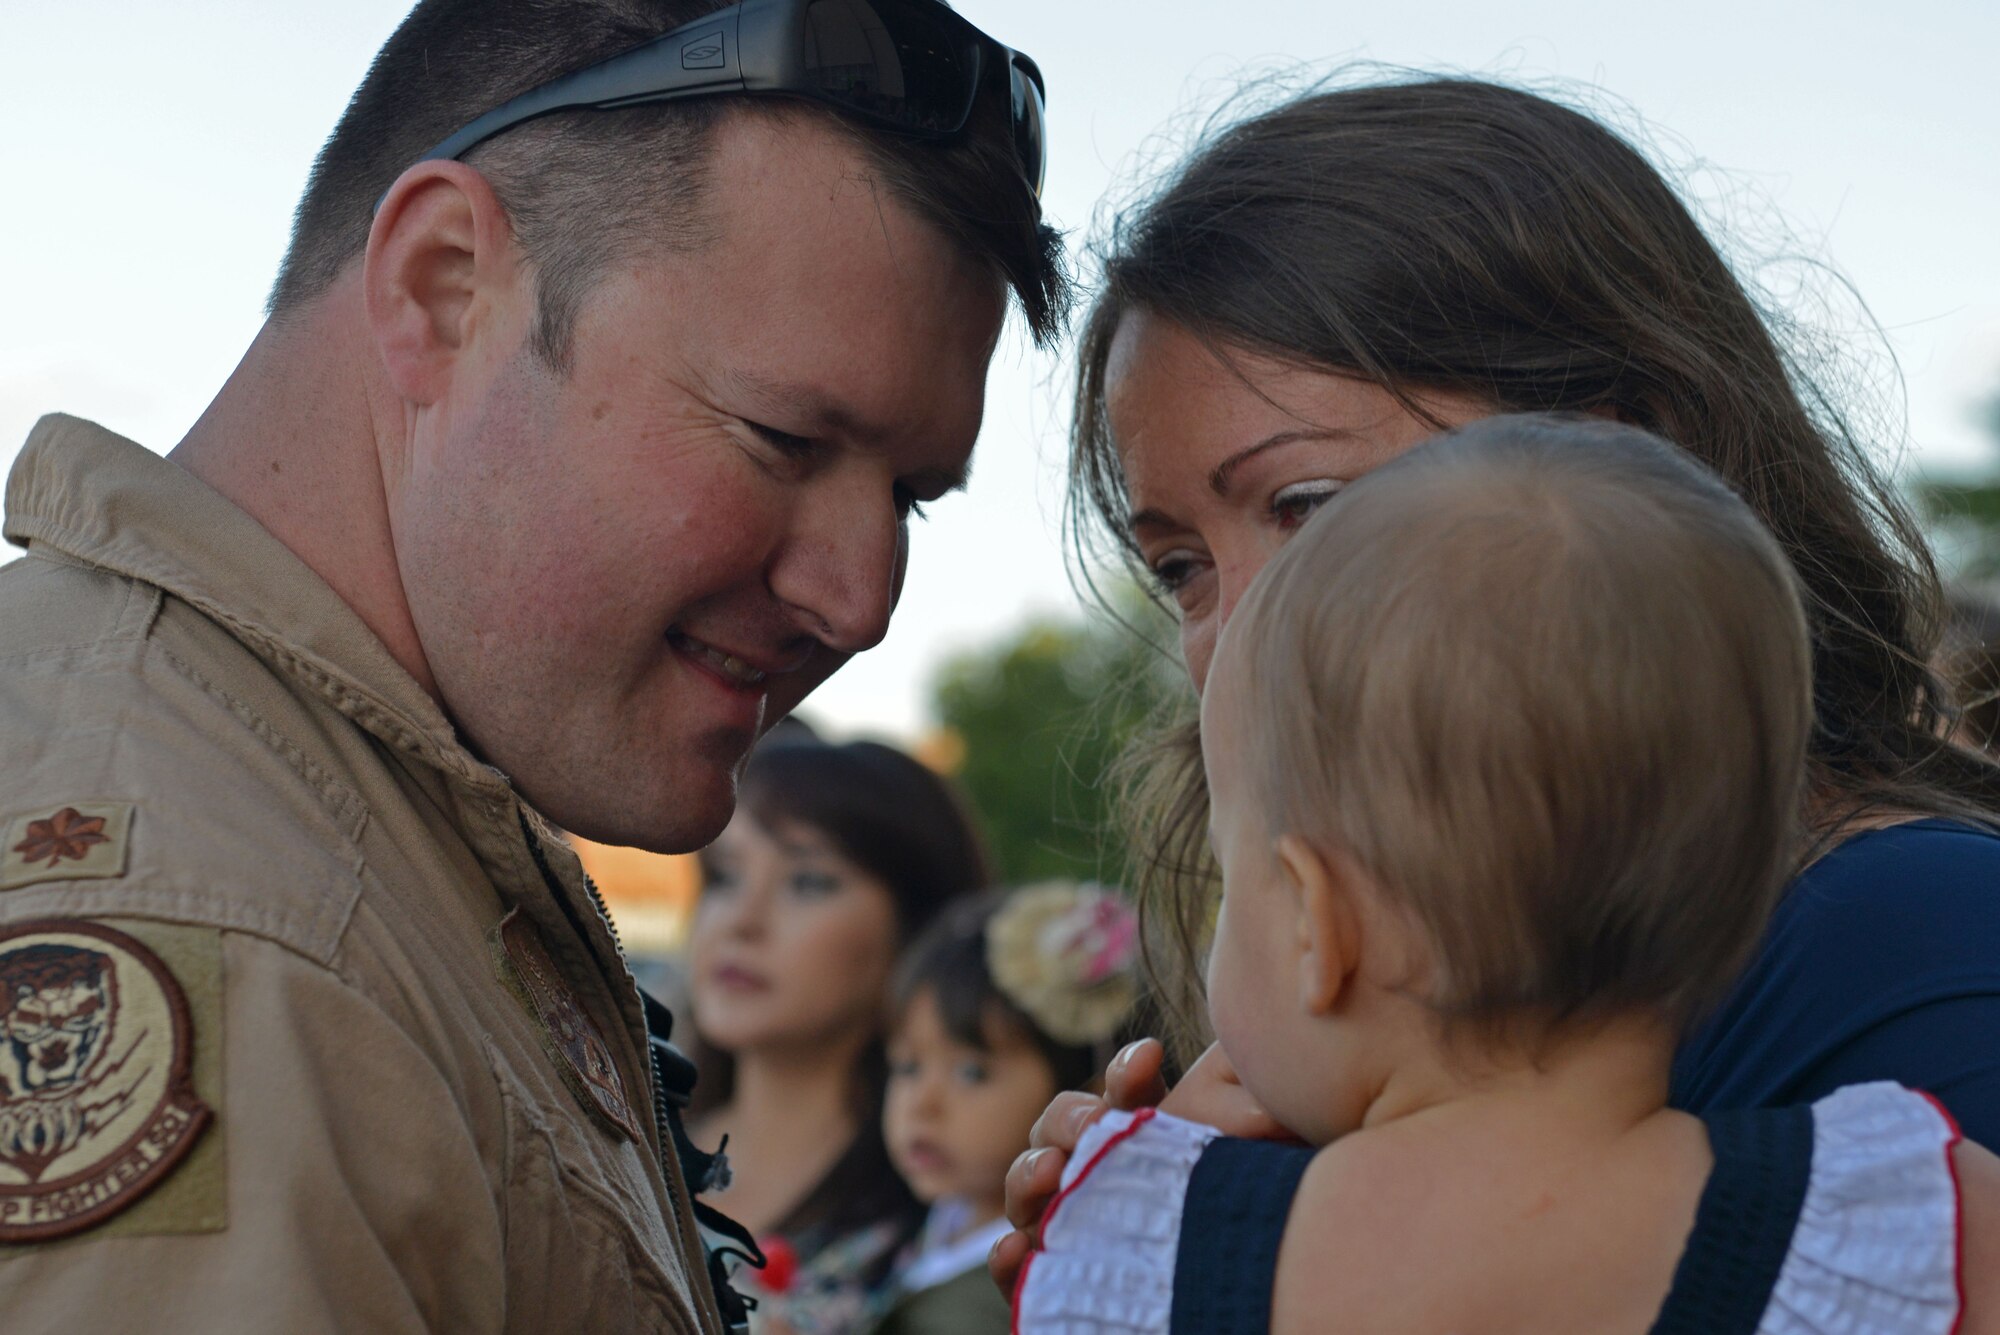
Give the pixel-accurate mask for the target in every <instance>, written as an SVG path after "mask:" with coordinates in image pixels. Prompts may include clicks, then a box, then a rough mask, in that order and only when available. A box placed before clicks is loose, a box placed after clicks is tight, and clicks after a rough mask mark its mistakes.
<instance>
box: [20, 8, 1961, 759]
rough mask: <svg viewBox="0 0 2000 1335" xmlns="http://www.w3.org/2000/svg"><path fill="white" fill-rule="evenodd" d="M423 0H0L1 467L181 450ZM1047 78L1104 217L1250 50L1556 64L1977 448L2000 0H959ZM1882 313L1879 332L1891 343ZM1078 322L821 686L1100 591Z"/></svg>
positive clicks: (831, 692) (1072, 186) (999, 408)
mask: <svg viewBox="0 0 2000 1335" xmlns="http://www.w3.org/2000/svg"><path fill="white" fill-rule="evenodd" d="M405 8H406V6H405V4H404V3H402V0H337V3H335V4H332V5H319V6H311V5H307V6H293V5H273V4H270V3H268V2H267V0H257V2H255V3H253V2H252V0H185V2H183V3H174V4H159V3H137V2H136V0H124V2H120V0H65V2H64V3H62V4H52V3H47V0H0V205H4V207H0V468H4V467H5V466H6V465H7V464H9V463H10V462H11V460H12V458H13V455H14V452H15V450H16V449H17V448H18V444H19V442H20V440H21V439H22V437H23V436H24V435H25V434H26V432H27V429H28V427H29V426H30V425H31V424H32V423H33V421H34V419H35V418H36V417H37V416H39V415H40V414H41V413H43V412H46V411H51V410H56V409H61V410H63V411H67V412H72V413H77V414H80V415H83V416H87V417H93V418H96V419H97V420H99V421H101V422H103V423H105V424H106V425H108V426H110V427H112V428H114V429H116V430H118V431H121V432H123V433H125V434H127V435H130V436H132V437H134V438H136V439H138V440H140V441H142V442H143V443H145V444H147V445H149V446H151V447H153V448H155V449H158V450H162V451H164V450H166V449H168V448H171V447H172V445H173V444H174V443H175V442H176V441H178V440H179V439H180V436H181V435H182V433H183V432H185V431H186V429H187V428H188V426H189V425H190V424H192V423H193V421H194V419H195V418H196V417H197V416H198V415H199V414H200V412H201V410H202V408H203V407H204V406H205V405H206V404H207V402H208V399H209V397H210V396H211V395H212V394H213V393H214V391H215V389H216V388H217V387H218V386H219V385H220V384H221V383H222V381H223V379H224V378H225V377H226V376H227V375H228V373H229V371H230V369H231V368H232V367H233V366H234V365H235V362H236V360H237V358H238V357H239V356H240V354H241V353H242V351H243V349H244V348H245V347H246V346H247V345H248V344H249V341H250V339H251V337H252V336H253V335H254V334H255V332H256V330H257V328H258V326H259V324H260V323H261V320H262V314H261V309H262V302H263V298H264V295H265V291H266V289H267V287H268V286H269V283H270V278H271V274H272V272H273V270H274V268H275V266H276V263H277V260H278V257H279V255H280V253H281V252H282V250H283V247H284V243H285V238H286V229H287V226H288V223H289V219H290V213H291V209H292V205H293V203H294V202H295V200H296V198H297V195H298V192H299V189H300V187H301V185H302V184H303V182H304V179H305V173H306V169H307V167H308V165H309V164H310V162H311V160H312V156H313V154H314V152H315V151H316V150H317V148H318V146H319V144H320V142H321V140H322V139H323V138H324V137H325V135H326V134H327V132H328V131H329V130H330V129H331V128H332V125H333V123H334V120H335V119H336V117H337V116H338V115H339V113H340V110H341V108H342V106H343V105H344V104H345V102H346V100H347V97H348V95H349V94H350V93H351V92H352V90H353V86H354V84H355V83H356V82H357V81H358V80H359V79H360V77H361V74H362V73H363V71H364V69H365V68H366V65H367V62H368V60H369V57H370V56H371V55H372V54H373V52H374V50H375V48H376V46H377V45H379V44H380V42H381V40H382V39H383V38H384V37H385V36H387V34H388V33H389V31H390V30H391V29H392V28H393V27H394V25H395V23H396V21H397V20H398V19H399V18H400V17H401V15H402V13H403V11H404V9H405ZM959 8H960V9H961V10H962V11H964V12H965V13H966V14H967V15H968V16H969V17H971V18H972V19H973V21H975V22H976V23H978V24H980V25H981V26H982V27H984V28H986V29H987V30H988V31H989V32H991V33H993V34H994V35H995V36H997V37H999V38H1000V39H1001V40H1002V41H1005V42H1007V43H1009V44H1011V45H1014V46H1017V47H1020V48H1021V49H1023V50H1025V51H1027V52H1029V53H1030V54H1032V55H1033V56H1034V57H1035V58H1036V60H1037V61H1038V62H1039V63H1040V64H1041V67H1042V69H1043V71H1044V72H1045V73H1046V74H1047V76H1048V80H1049V92H1050V100H1049V116H1050V140H1051V150H1050V151H1051V158H1050V166H1049V184H1048V192H1047V199H1046V203H1047V207H1048V211H1049V213H1050V215H1051V217H1052V218H1053V219H1054V220H1055V221H1056V222H1057V223H1058V224H1059V225H1061V226H1064V227H1066V228H1069V229H1072V230H1073V231H1074V232H1075V233H1076V234H1077V236H1078V237H1079V239H1080V238H1081V237H1082V236H1083V235H1085V234H1087V233H1088V230H1089V226H1090V223H1091V219H1092V213H1093V209H1094V207H1095V206H1096V204H1097V201H1098V200H1099V199H1100V198H1102V197H1103V196H1104V195H1105V194H1106V192H1107V191H1112V190H1117V191H1120V192H1125V193H1129V192H1130V190H1131V189H1132V187H1133V185H1134V183H1135V182H1136V181H1139V180H1142V179H1143V174H1142V168H1143V164H1144V163H1146V162H1152V163H1159V162H1162V161H1168V160H1171V157H1172V155H1173V147H1174V145H1175V143H1177V142H1179V141H1178V140H1176V139H1175V138H1174V137H1173V135H1172V134H1169V135H1167V136H1166V137H1165V138H1162V137H1161V133H1160V132H1161V131H1163V130H1168V129H1171V128H1172V127H1176V126H1178V127H1183V128H1184V127H1185V126H1186V124H1187V123H1188V122H1189V121H1191V120H1192V119H1194V118H1195V117H1197V116H1198V115H1199V114H1200V113H1201V112H1202V111H1204V110H1205V109H1207V108H1210V107H1212V106H1214V105H1215V103H1216V102H1217V101H1218V100H1219V99H1220V98H1221V97H1222V96H1224V95H1225V94H1226V93H1227V92H1228V91H1229V90H1230V88H1231V87H1232V86H1233V85H1234V84H1235V82H1236V81H1237V79H1238V78H1239V77H1241V76H1242V75H1244V74H1246V73H1256V72H1263V71H1270V70H1273V69H1277V70H1292V71H1296V70H1298V69H1299V68H1300V65H1301V62H1304V63H1305V64H1306V66H1307V67H1308V68H1311V69H1315V70H1330V69H1332V68H1334V67H1335V66H1337V65H1340V64H1341V63H1343V62H1346V61H1352V60H1357V59H1364V60H1373V61H1381V62H1387V63H1391V64H1396V65H1405V66H1414V67H1418V68H1423V69H1449V70H1455V71H1469V72H1476V73H1484V74H1489V75H1497V76H1500V77H1504V78H1507V79H1510V80H1516V81H1529V82H1533V83H1536V84H1538V85H1542V84H1546V83H1550V82H1557V83H1560V84H1562V85H1564V86H1567V87H1568V88H1569V89H1570V90H1571V92H1572V95H1573V96H1579V97H1583V98H1585V99H1587V100H1589V101H1590V102H1591V103H1592V104H1593V105H1601V106H1605V107H1609V108H1612V109H1614V111H1615V113H1616V114H1617V116H1618V117H1619V118H1620V122H1621V124H1625V125H1627V126H1628V127H1629V126H1630V125H1631V124H1632V120H1633V118H1635V117H1636V119H1637V121H1639V122H1641V123H1642V124H1643V126H1644V133H1645V137H1646V140H1647V142H1648V144H1649V146H1650V148H1651V149H1652V150H1653V151H1654V154H1655V157H1656V159H1657V160H1659V161H1661V162H1663V163H1664V164H1665V165H1666V166H1668V167H1669V168H1670V169H1671V170H1672V171H1674V172H1675V173H1676V174H1677V175H1680V176H1683V177H1685V178H1687V179H1688V180H1689V181H1690V182H1691V185H1692V188H1693V190H1694V193H1695V194H1696V195H1697V197H1698V198H1700V199H1701V200H1703V201H1704V202H1705V203H1707V205H1708V206H1709V207H1711V208H1712V209H1714V210H1715V211H1716V212H1717V213H1718V214H1719V216H1720V220H1721V222H1722V223H1723V225H1724V231H1725V232H1726V233H1727V234H1728V235H1729V236H1731V237H1734V238H1737V243H1736V244H1734V245H1732V247H1731V251H1732V253H1733V254H1742V255H1747V256H1749V257H1750V258H1753V259H1756V258H1769V257H1773V256H1778V255H1783V254H1804V255H1806V256H1809V257H1812V258H1814V259H1818V260H1823V261H1827V262H1830V263H1831V264H1832V265H1833V266H1834V267H1835V268H1836V269H1837V270H1838V271H1839V272H1840V273H1841V274H1842V275H1844V276H1845V278H1846V279H1847V280H1848V281H1849V282H1851V284H1852V285H1853V287H1854V289H1855V290H1856V291H1858V293H1859V294H1860V295H1861V297H1862V298H1863V299H1864V300H1865V301H1866V302H1867V303H1868V307H1869V308H1870V309H1871V310H1872V312H1873V315H1874V318H1875V319H1876V320H1877V321H1879V322H1880V324H1881V325H1882V326H1883V327H1884V328H1885V329H1886V330H1887V338H1888V343H1887V351H1888V353H1890V354H1892V355H1893V357H1894V359H1895V362H1896V363H1897V364H1898V365H1899V366H1900V374H1901V380H1902V385H1903V389H1904V390H1905V391H1906V392H1907V413H1908V439H1907V441H1902V440H1896V441H1889V442H1885V446H1886V447H1887V448H1889V449H1891V450H1893V451H1894V452H1895V453H1896V456H1897V457H1899V458H1902V459H1903V460H1904V462H1905V464H1906V465H1907V464H1908V463H1909V462H1910V461H1912V460H1914V461H1915V462H1916V463H1918V464H1921V465H1922V466H1924V467H1927V468H1932V469H1950V468H1965V467H1968V466H1974V465H1977V464H1978V463H1979V462H1980V461H1982V460H1983V459H1985V458H1986V453H1985V451H1986V446H1985V443H1984V440H1983V437H1982V436H1981V434H1980V431H1979V429H1978V427H1977V426H1976V425H1975V422H1974V420H1973V410H1974V406H1975V405H1976V404H1977V403H1978V402H1979V401H1980V400H1981V399H1982V398H1984V397H1985V396H1987V395H1989V394H1991V393H1992V392H1993V391H1994V390H1995V389H1996V388H1997V387H2000V240H1997V239H2000V98H1996V97H1994V95H1993V88H1994V86H1995V82H1996V78H2000V5H1996V4H1994V3H1991V0H1907V2H1906V3H1903V4H1899V5H1896V6H1888V5H1883V4H1881V3H1879V0H1876V2H1875V3H1867V4H1863V3H1859V2H1858V0H1817V2H1815V3H1769V2H1767V0H1731V2H1728V3H1721V2H1718V0H1684V2H1683V3H1681V4H1678V5H1675V6H1661V5H1636V4H1625V5H1621V4H1612V3H1603V2H1602V0H1594V2H1592V3H1582V2H1581V0H1577V2H1569V3H1565V2H1559V0H1522V2H1519V3H1493V0H1449V2H1447V3H1430V4H1425V3H1405V4H1398V5H1380V6H1366V5H1350V4H1339V3H1332V2H1329V0H1231V3H1228V4H1226V5H1201V6H1197V5H1193V4H1189V3H1185V0H1147V2H1146V3H1136V2H1134V0H1060V2H1059V0H960V4H959ZM1833 332H1834V333H1836V334H1837V335H1840V336H1842V337H1849V338H1854V337H1860V341H1861V347H1862V350H1863V351H1864V352H1871V350H1872V354H1871V361H1870V363H1869V365H1870V366H1871V367H1872V368H1873V370H1874V371H1875V372H1877V373H1880V372H1882V371H1883V370H1884V369H1885V368H1886V367H1887V361H1886V359H1885V357H1884V356H1883V347H1882V345H1881V344H1880V343H1879V342H1872V343H1871V341H1870V338H1869V337H1868V336H1865V331H1864V330H1861V329H1859V328H1858V327H1857V326H1856V320H1855V316H1854V312H1853V311H1852V310H1851V309H1850V310H1843V311H1840V312H1838V314H1837V326H1836V327H1835V328H1834V330H1833ZM1066 358H1067V350H1066V349H1062V350H1058V352H1057V353H1055V354H1042V353H1035V352H1032V351H1031V350H1029V349H1027V348H1026V346H1025V344H1024V343H1023V342H1022V341H1021V340H1020V339H1018V338H1014V339H1012V340H1010V342H1009V343H1008V344H1007V345H1006V346H1005V347H1004V348H1003V350H1002V354H1001V357H1000V358H999V360H998V362H997V363H996V365H995V368H994V371H993V376H992V380H991V384H990V391H989V400H988V411H987V421H986V429H985V431H984V433H983V436H982V438H981V443H980V447H979V454H978V457H977V459H976V465H975V476H974V481H973V485H972V488H971V492H970V494H969V495H967V496H964V497H959V498H954V499H952V500H949V501H946V502H945V503H943V504H941V505H939V506H937V507H935V508H934V510H933V517H932V519H931V521H930V523H929V524H928V525H925V526H923V527H922V528H921V529H920V530H919V531H918V533H917V535H916V538H915V540H914V559H913V564H912V572H911V577H910V582H909V587H908V591H907V593H906V596H905V598H904V601H903V606H902V609H901V610H900V612H899V613H898V615H897V622H896V625H895V627H894V628H893V629H892V630H891V632H890V635H889V639H888V641H887V642H886V643H885V644H884V645H883V646H882V647H881V648H880V649H877V650H875V651H874V652H872V653H870V654H868V655H865V656H863V657H862V658H861V659H858V660H857V661H856V662H855V663H853V664H852V665H850V666H849V667H848V668H847V669H845V670H844V671H843V672H842V673H841V675H840V676H838V677H836V678H835V679H834V680H833V681H832V682H830V683H829V684H828V685H827V686H826V687H825V688H823V689H822V690H821V692H820V693H819V694H818V695H817V696H816V697H814V699H813V700H812V701H811V702H809V704H808V706H807V708H808V711H809V712H811V713H812V714H813V715H814V716H815V717H817V718H818V719H820V720H822V721H825V722H827V723H830V724H831V725H833V726H834V727H835V728H836V729H839V730H843V731H858V730H867V731H876V732H887V733H890V734H896V735H902V736H906V737H907V736H911V735H913V734H915V733H917V732H919V731H920V730H921V729H922V728H923V727H924V725H925V723H926V714H925V700H926V691H925V685H926V682H927V681H928V679H929V676H930V673H931V672H932V670H933V668H934V666H935V665H936V663H937V662H938V661H939V659H940V658H942V657H943V656H945V655H946V654H948V653H950V652H951V651H953V650H955V649H958V648H961V647H963V646H966V645H968V644H973V643H977V642H979V641H981V640H984V639H987V638H989V637H991V636H992V635H994V634H995V633H997V632H998V631H1000V630H1002V629H1004V628H1005V627H1007V626H1009V625H1011V624H1013V623H1014V622H1015V621H1016V620H1018V619H1019V618H1021V617H1023V616H1025V615H1027V614H1029V613H1030V612H1031V611H1055V612H1061V611H1066V610H1069V609H1071V608H1073V607H1074V606H1075V602H1074V598H1073V596H1072V594H1071V592H1070V587H1069V583H1068V580H1067V578H1066V575H1065V572H1064V568H1063V561H1062V555H1061V550H1060V543H1059V535H1058V532H1057V518H1058V515H1059V509H1060V495H1061V489H1060V475H1061V461H1062V452H1063V432H1064V428H1065V426H1066V424H1067V409H1066V407H1065V406H1064V398H1065V390H1066V387H1067V382H1068V362H1067V359H1066Z"/></svg>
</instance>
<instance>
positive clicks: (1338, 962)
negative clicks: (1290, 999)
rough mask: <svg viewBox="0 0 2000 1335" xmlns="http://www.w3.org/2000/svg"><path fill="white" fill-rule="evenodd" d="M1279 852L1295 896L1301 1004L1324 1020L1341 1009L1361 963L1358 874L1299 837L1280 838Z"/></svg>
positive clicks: (1349, 865) (1287, 879) (1294, 912)
mask: <svg viewBox="0 0 2000 1335" xmlns="http://www.w3.org/2000/svg"><path fill="white" fill-rule="evenodd" d="M1277 852H1278V863H1279V865H1280V866H1281V867H1283V868H1284V874H1285V886H1286V889H1287V891H1288V892H1289V893H1290V896H1291V907H1292V913H1293V924H1294V926H1293V945H1294V946H1295V947H1296V950H1297V958H1298V970H1299V1004H1300V1006H1301V1007H1303V1008H1304V1010H1305V1012H1306V1014H1308V1015H1326V1014H1329V1013H1331V1012H1332V1010H1333V1009H1334V1007H1335V1006H1337V1005H1338V1004H1339V1002H1340V998H1341V994H1342V993H1344V992H1345V991H1346V990H1347V982H1348V979H1349V978H1350V977H1352V976H1353V974H1354V971H1355V969H1356V968H1357V967H1358V966H1359V964H1360V961H1361V915H1360V914H1359V912H1357V907H1358V906H1357V905H1356V903H1355V890H1356V887H1355V885H1354V876H1355V872H1356V868H1354V867H1353V865H1352V864H1351V863H1350V862H1348V860H1347V859H1345V858H1341V857H1329V856H1327V855H1326V854H1325V853H1323V852H1321V851H1320V850H1319V849H1317V848H1314V847H1313V846H1312V845H1311V844H1309V843H1307V842H1306V841H1305V840H1303V839H1301V838H1299V837H1298V836H1297V835H1292V834H1288V835H1284V836H1282V837H1281V838H1280V839H1279V840H1278V849H1277Z"/></svg>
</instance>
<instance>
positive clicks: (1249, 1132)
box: [1051, 1044, 1298, 1140]
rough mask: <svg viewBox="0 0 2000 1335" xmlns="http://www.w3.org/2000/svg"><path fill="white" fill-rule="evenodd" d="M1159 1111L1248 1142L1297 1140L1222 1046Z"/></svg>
mask: <svg viewBox="0 0 2000 1335" xmlns="http://www.w3.org/2000/svg"><path fill="white" fill-rule="evenodd" d="M1051 1111H1053V1109H1051ZM1160 1111H1161V1112H1166V1113H1172V1114H1173V1115H1174V1116H1175V1117H1184V1118H1186V1119H1187V1120H1188V1121H1190V1122H1206V1123H1207V1124H1208V1125H1210V1126H1212V1127H1216V1128H1218V1129H1220V1130H1221V1131H1222V1133H1223V1134H1224V1135H1227V1136H1241V1137H1243V1138H1244V1139H1246V1140H1296V1139H1297V1138H1298V1137H1296V1136H1294V1135H1293V1134H1292V1133H1291V1132H1290V1131H1288V1130H1286V1129H1285V1128H1284V1127H1282V1126H1280V1125H1278V1122H1277V1119H1275V1118H1273V1117H1272V1116H1271V1114H1269V1113H1267V1112H1265V1111H1264V1109H1263V1108H1262V1107H1260V1106H1259V1105H1258V1103H1257V1100H1255V1099H1254V1098H1252V1097H1250V1091H1249V1090H1247V1089H1245V1088H1243V1084H1242V1082H1241V1081H1240V1080H1238V1079H1237V1078H1236V1068H1235V1067H1234V1066H1231V1065H1230V1064H1229V1058H1228V1056H1227V1055H1226V1054H1225V1053H1224V1052H1223V1051H1222V1046H1221V1045H1220V1044H1211V1045H1210V1046H1209V1049H1208V1051H1207V1052H1204V1053H1202V1054H1201V1057H1200V1058H1199V1059H1198V1060H1197V1061H1196V1062H1195V1064H1194V1065H1192V1066H1190V1067H1188V1069H1187V1074H1186V1075H1184V1076H1182V1077H1181V1082H1180V1083H1179V1084H1178V1085H1175V1086H1174V1087H1173V1089H1172V1090H1171V1091H1169V1092H1168V1094H1167V1096H1166V1098H1165V1099H1164V1100H1163V1101H1162V1102H1161V1104H1160Z"/></svg>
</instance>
